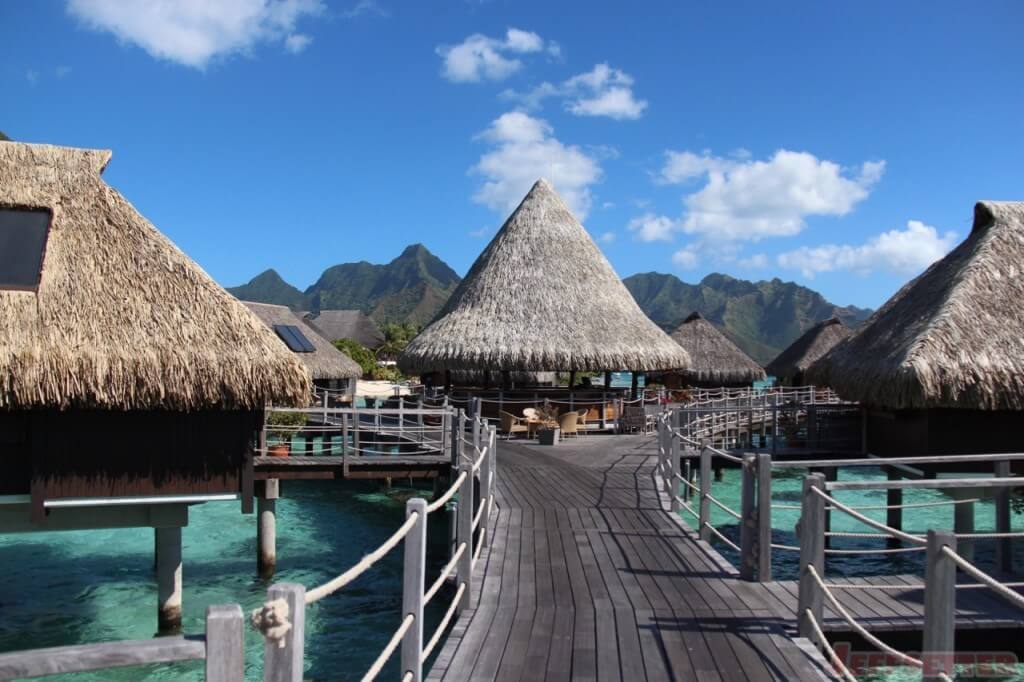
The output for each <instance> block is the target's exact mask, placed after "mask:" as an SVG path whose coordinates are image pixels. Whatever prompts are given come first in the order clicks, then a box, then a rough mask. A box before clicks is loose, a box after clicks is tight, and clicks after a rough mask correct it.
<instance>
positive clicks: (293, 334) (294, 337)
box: [274, 324, 316, 353]
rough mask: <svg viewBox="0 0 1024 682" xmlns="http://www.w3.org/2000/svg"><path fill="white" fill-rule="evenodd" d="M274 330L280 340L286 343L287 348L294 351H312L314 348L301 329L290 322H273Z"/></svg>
mask: <svg viewBox="0 0 1024 682" xmlns="http://www.w3.org/2000/svg"><path fill="white" fill-rule="evenodd" d="M274 331H275V332H277V335H278V336H280V337H281V340H282V341H284V342H285V343H286V344H288V348H290V349H291V350H292V352H294V353H312V352H313V351H315V350H316V348H315V347H314V346H313V344H312V343H310V342H309V339H307V338H306V335H305V334H303V333H302V330H301V329H299V328H298V327H296V326H295V325H292V324H275V325H274Z"/></svg>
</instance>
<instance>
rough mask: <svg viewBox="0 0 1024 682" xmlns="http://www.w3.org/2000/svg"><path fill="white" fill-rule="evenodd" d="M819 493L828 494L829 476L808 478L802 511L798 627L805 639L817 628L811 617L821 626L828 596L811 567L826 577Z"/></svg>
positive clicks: (822, 513)
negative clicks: (809, 618)
mask: <svg viewBox="0 0 1024 682" xmlns="http://www.w3.org/2000/svg"><path fill="white" fill-rule="evenodd" d="M815 491H821V492H824V491H825V476H824V475H823V474H820V473H814V474H810V475H809V476H805V477H804V489H803V501H802V502H801V509H800V523H799V525H798V526H797V534H798V535H799V536H800V591H799V596H798V599H797V604H798V605H797V624H798V631H799V634H800V636H801V637H813V636H814V628H813V627H812V626H811V623H810V621H809V620H808V617H807V611H808V610H810V612H811V616H812V617H813V618H814V619H815V620H816V621H817V622H818V624H819V625H820V624H821V622H822V612H823V610H824V595H823V594H822V592H821V588H820V587H819V586H818V582H817V581H816V580H815V579H814V576H812V575H811V572H810V570H809V569H808V566H813V567H814V570H815V571H817V572H818V575H819V576H821V577H822V578H824V576H825V498H823V497H821V496H820V495H819V494H818V493H817V492H815Z"/></svg>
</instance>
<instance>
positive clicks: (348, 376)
mask: <svg viewBox="0 0 1024 682" xmlns="http://www.w3.org/2000/svg"><path fill="white" fill-rule="evenodd" d="M242 303H244V304H245V307H246V308H248V309H249V310H251V311H252V312H253V313H255V314H256V317H258V318H260V319H261V320H262V321H263V324H265V325H267V327H269V328H270V329H271V330H273V332H274V334H276V335H277V338H278V339H279V340H280V341H281V343H283V344H284V345H285V346H286V347H287V348H288V350H290V351H291V352H292V353H295V357H297V358H298V359H299V360H301V361H302V364H304V365H305V366H306V368H307V369H308V370H309V374H310V376H311V377H312V379H313V384H314V385H316V386H318V387H319V388H326V389H328V390H329V391H330V392H331V393H332V394H334V395H336V396H340V397H341V399H343V400H344V399H345V397H346V396H347V399H348V400H349V401H351V397H352V395H353V394H354V393H355V389H356V381H358V380H359V379H360V378H361V377H362V376H363V371H362V369H361V368H360V367H359V365H358V364H356V362H355V361H354V360H352V358H350V357H349V356H347V355H345V354H344V353H342V352H341V351H340V350H338V349H337V348H335V347H334V346H333V345H332V344H331V342H330V341H328V340H327V339H325V338H324V337H323V336H321V335H320V334H319V333H318V332H317V330H316V329H314V328H313V327H312V326H311V325H309V324H308V323H307V322H306V321H305V320H304V319H302V318H301V317H300V316H299V314H298V313H295V312H294V311H292V310H291V309H290V308H288V306H283V305H272V304H270V303H255V302H253V301H242Z"/></svg>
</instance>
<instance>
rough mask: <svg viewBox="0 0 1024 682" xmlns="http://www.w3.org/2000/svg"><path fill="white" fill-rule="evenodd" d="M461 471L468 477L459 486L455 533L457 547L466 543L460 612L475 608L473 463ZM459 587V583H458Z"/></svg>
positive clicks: (460, 570) (461, 560)
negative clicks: (463, 587)
mask: <svg viewBox="0 0 1024 682" xmlns="http://www.w3.org/2000/svg"><path fill="white" fill-rule="evenodd" d="M459 469H460V473H461V472H465V474H466V478H465V479H463V481H462V485H460V486H459V507H458V511H457V512H456V513H457V514H458V532H457V533H456V535H455V549H456V551H458V548H459V545H461V544H463V543H465V544H466V548H465V549H464V550H462V556H460V557H459V563H458V582H459V583H464V584H465V585H466V589H465V590H464V591H463V592H462V599H461V600H460V601H459V613H462V612H463V611H465V610H466V609H471V608H473V512H474V509H473V465H472V464H470V463H468V462H464V463H463V464H462V466H461V467H459ZM456 587H458V585H456Z"/></svg>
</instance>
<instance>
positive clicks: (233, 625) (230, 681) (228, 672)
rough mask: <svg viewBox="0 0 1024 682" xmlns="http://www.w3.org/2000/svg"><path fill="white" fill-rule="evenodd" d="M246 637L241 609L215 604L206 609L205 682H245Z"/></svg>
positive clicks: (232, 605) (239, 607)
mask: <svg viewBox="0 0 1024 682" xmlns="http://www.w3.org/2000/svg"><path fill="white" fill-rule="evenodd" d="M244 648H245V638H244V636H243V626H242V607H241V606H239V605H238V604H217V605H212V606H207V607H206V682H242V680H244V679H245V653H244V651H245V649H244Z"/></svg>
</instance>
